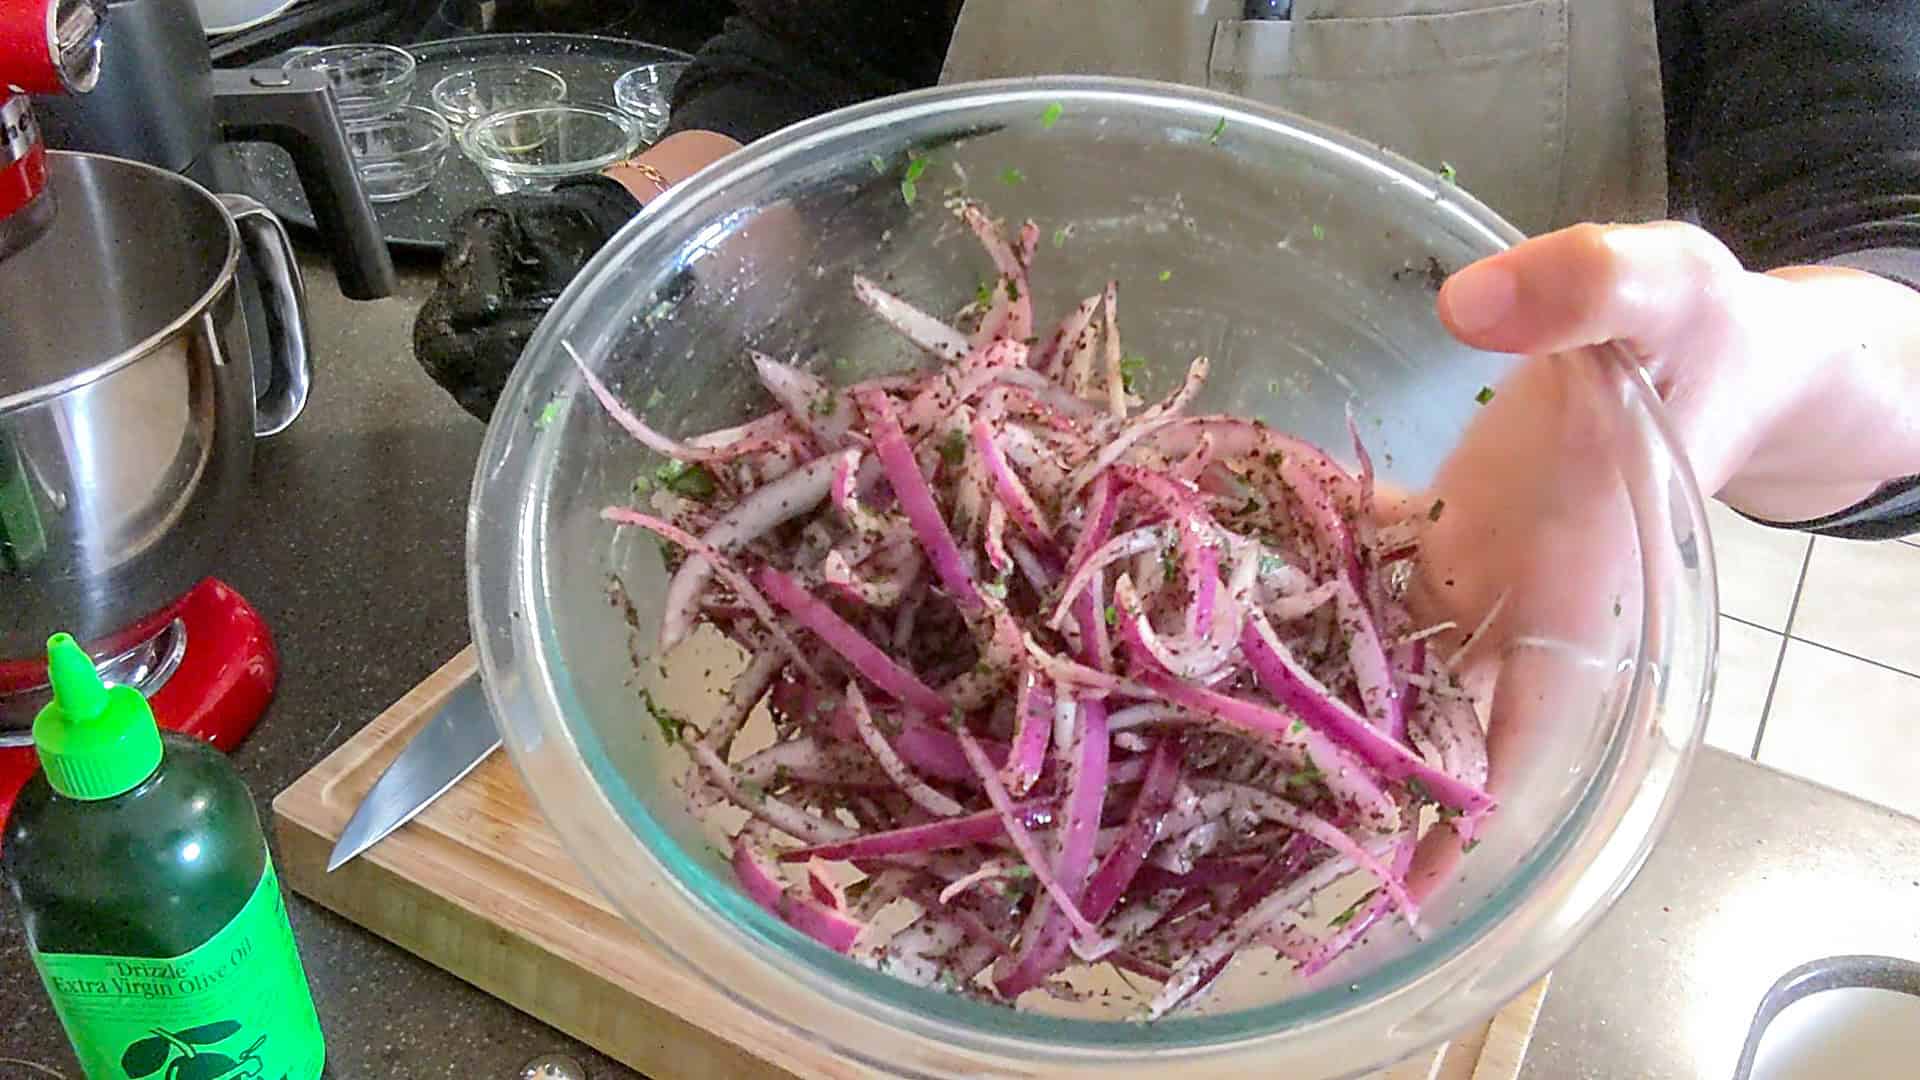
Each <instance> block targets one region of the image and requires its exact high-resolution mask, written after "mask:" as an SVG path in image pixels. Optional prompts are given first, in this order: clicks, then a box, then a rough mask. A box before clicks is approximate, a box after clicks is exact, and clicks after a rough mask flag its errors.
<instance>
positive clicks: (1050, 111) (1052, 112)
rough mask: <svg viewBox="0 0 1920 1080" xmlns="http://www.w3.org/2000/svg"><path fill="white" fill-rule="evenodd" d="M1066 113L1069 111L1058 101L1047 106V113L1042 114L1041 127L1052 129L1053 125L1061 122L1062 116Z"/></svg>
mask: <svg viewBox="0 0 1920 1080" xmlns="http://www.w3.org/2000/svg"><path fill="white" fill-rule="evenodd" d="M1066 111H1067V110H1066V109H1065V108H1063V107H1062V106H1061V105H1060V103H1059V102H1057V101H1056V102H1054V103H1053V104H1051V105H1049V106H1047V111H1046V112H1043V113H1041V114H1040V126H1041V127H1043V128H1049V129H1050V128H1052V127H1053V125H1055V124H1057V123H1059V122H1060V115H1061V114H1062V113H1064V112H1066Z"/></svg>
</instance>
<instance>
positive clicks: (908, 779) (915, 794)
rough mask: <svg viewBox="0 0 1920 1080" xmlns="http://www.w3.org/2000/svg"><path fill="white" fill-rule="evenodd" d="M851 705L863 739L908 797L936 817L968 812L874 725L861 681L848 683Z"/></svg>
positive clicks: (850, 710) (957, 815)
mask: <svg viewBox="0 0 1920 1080" xmlns="http://www.w3.org/2000/svg"><path fill="white" fill-rule="evenodd" d="M847 707H848V710H849V712H850V713H851V715H852V716H853V726H854V729H855V730H857V731H858V732H859V733H860V741H861V742H862V743H865V744H866V747H867V749H868V750H869V751H870V752H872V754H873V760H875V761H877V762H879V763H880V768H881V769H883V770H885V772H886V774H887V775H888V776H889V777H891V778H892V779H893V782H894V783H896V784H898V785H900V790H901V791H904V792H906V793H907V798H909V799H912V800H913V801H914V803H915V804H916V805H918V806H919V807H920V808H921V809H923V810H925V811H926V812H927V813H929V814H933V815H934V816H936V817H946V818H951V817H959V816H960V815H961V814H962V813H964V810H963V808H962V807H961V805H960V804H959V803H957V802H954V801H953V799H952V798H951V797H949V796H947V795H944V794H942V793H941V792H939V791H936V790H934V789H933V788H932V787H930V786H928V784H927V782H926V781H925V780H922V779H920V778H919V777H918V776H915V775H913V770H912V769H910V768H908V767H907V763H906V762H904V761H901V760H900V755H899V754H897V753H895V752H894V749H893V745H892V744H891V743H889V742H887V738H886V736H885V735H882V734H881V733H880V729H879V728H878V727H876V726H874V723H873V714H872V713H871V712H869V711H868V710H867V698H866V695H864V694H862V693H861V692H860V687H859V685H858V684H855V683H848V684H847Z"/></svg>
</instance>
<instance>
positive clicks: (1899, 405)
mask: <svg viewBox="0 0 1920 1080" xmlns="http://www.w3.org/2000/svg"><path fill="white" fill-rule="evenodd" d="M1439 313H1440V316H1441V318H1442V320H1443V321H1444V322H1445V323H1446V325H1447V326H1448V327H1449V329H1450V330H1452V331H1453V333H1454V334H1455V335H1456V336H1457V337H1459V338H1460V339H1461V340H1463V341H1464V342H1466V343H1468V344H1470V345H1474V346H1477V347H1480V348H1485V349H1490V350H1494V351H1501V352H1511V353H1518V354H1523V355H1526V356H1528V357H1530V359H1528V360H1526V361H1523V362H1522V363H1521V364H1520V365H1519V366H1518V367H1517V369H1516V370H1515V371H1514V372H1513V374H1512V375H1510V376H1509V377H1508V378H1507V379H1506V380H1505V381H1504V382H1503V383H1502V384H1501V385H1500V386H1499V387H1497V388H1496V392H1495V396H1494V397H1493V398H1492V399H1491V400H1490V401H1489V402H1488V403H1487V404H1486V406H1485V408H1484V410H1483V411H1482V412H1481V413H1480V414H1479V415H1478V416H1477V417H1476V418H1475V421H1474V423H1473V424H1472V425H1471V426H1470V427H1469V429H1468V430H1467V431H1466V432H1465V433H1464V435H1463V437H1462V439H1461V442H1460V444H1459V445H1458V446H1457V447H1456V448H1455V449H1454V451H1453V453H1452V454H1451V456H1450V457H1449V459H1448V460H1447V462H1446V463H1445V464H1444V465H1443V467H1442V469H1441V471H1440V473H1439V475H1438V476H1437V477H1436V480H1435V483H1434V485H1433V487H1432V488H1431V490H1430V491H1429V492H1427V493H1423V494H1422V495H1420V496H1416V497H1414V498H1412V499H1409V500H1408V501H1407V505H1406V506H1405V507H1403V508H1402V510H1401V511H1400V512H1401V513H1404V514H1411V513H1414V512H1423V511H1425V510H1427V509H1428V508H1429V507H1430V506H1431V505H1432V503H1433V501H1434V500H1435V499H1440V500H1444V503H1445V509H1444V513H1443V515H1442V516H1441V518H1440V520H1438V521H1436V522H1434V523H1432V525H1431V526H1430V527H1428V528H1426V530H1425V536H1424V538H1423V544H1422V557H1421V563H1420V568H1419V574H1418V575H1417V578H1416V582H1417V584H1416V593H1415V600H1416V607H1417V609H1419V610H1420V612H1421V614H1422V617H1423V619H1424V620H1427V621H1439V620H1442V619H1452V620H1454V621H1455V622H1457V623H1458V624H1460V626H1462V627H1463V628H1471V627H1474V626H1477V625H1479V623H1480V622H1481V621H1482V620H1483V619H1485V618H1486V617H1487V615H1488V614H1489V613H1490V612H1492V611H1493V609H1494V605H1495V603H1496V601H1497V600H1499V599H1500V598H1501V597H1503V596H1504V597H1505V601H1504V604H1503V605H1502V607H1501V609H1500V614H1499V617H1498V619H1497V620H1496V621H1495V622H1494V623H1493V624H1492V625H1491V626H1490V628H1489V632H1488V634H1487V635H1486V636H1485V638H1484V640H1483V642H1482V643H1481V644H1480V645H1479V646H1478V647H1476V649H1475V654H1474V655H1473V656H1472V657H1469V658H1466V660H1467V662H1466V663H1464V664H1463V665H1462V667H1463V671H1464V673H1465V674H1466V675H1467V677H1468V679H1469V680H1470V681H1471V682H1473V683H1474V684H1475V685H1476V688H1477V689H1478V690H1479V691H1480V692H1481V694H1482V695H1483V700H1484V701H1485V702H1486V703H1487V706H1488V713H1489V716H1490V721H1491V722H1490V728H1489V742H1490V746H1489V749H1490V752H1491V757H1492V780H1491V786H1492V787H1493V789H1494V791H1495V792H1496V794H1498V793H1500V792H1501V791H1502V789H1503V788H1507V787H1509V786H1510V785H1512V784H1514V783H1516V782H1519V781H1521V780H1522V778H1524V777H1526V776H1527V774H1528V772H1529V771H1530V770H1537V769H1538V768H1539V766H1540V762H1541V761H1542V760H1543V755H1545V756H1546V757H1549V758H1550V757H1552V756H1553V755H1554V754H1555V753H1556V752H1557V751H1556V748H1555V747H1554V746H1552V745H1551V743H1552V741H1553V740H1555V739H1560V740H1564V739H1566V738H1568V737H1569V735H1570V734H1571V733H1577V732H1580V731H1582V730H1583V727H1582V719H1583V718H1582V717H1580V716H1578V715H1576V714H1574V713H1572V712H1569V710H1581V709H1584V710H1586V711H1587V712H1588V713H1591V712H1592V710H1593V708H1594V702H1596V701H1597V700H1599V695H1600V694H1601V693H1602V692H1603V690H1604V689H1605V688H1606V686H1607V683H1608V680H1611V679H1614V678H1616V677H1617V676H1616V670H1617V667H1618V660H1619V659H1620V658H1622V657H1631V656H1632V655H1633V644H1634V641H1635V640H1636V638H1637V634H1638V628H1639V627H1640V616H1641V611H1640V596H1641V591H1642V590H1641V574H1642V559H1643V557H1649V558H1651V557H1660V556H1661V552H1662V550H1663V549H1662V546H1661V545H1662V544H1663V543H1664V544H1665V545H1666V546H1671V545H1672V540H1671V539H1670V537H1669V538H1662V537H1660V536H1658V535H1656V534H1640V535H1637V534H1636V520H1638V521H1639V522H1640V523H1641V524H1642V525H1644V524H1645V522H1646V520H1647V519H1648V518H1649V517H1652V518H1655V519H1659V518H1663V517H1664V516H1665V515H1666V514H1667V513H1668V512H1669V508H1670V507H1671V506H1672V505H1673V500H1672V499H1671V498H1670V496H1669V493H1667V492H1664V491H1662V492H1657V493H1655V497H1654V498H1653V499H1652V500H1650V504H1649V505H1643V506H1641V507H1638V508H1634V507H1630V506H1629V505H1628V501H1627V499H1628V497H1627V493H1626V491H1625V489H1624V485H1623V484H1622V479H1621V478H1622V477H1623V476H1624V475H1630V474H1631V473H1632V472H1633V471H1636V470H1638V471H1641V472H1646V471H1647V470H1646V468H1645V464H1644V463H1643V462H1641V461H1640V460H1638V454H1639V453H1640V451H1639V450H1638V447H1639V446H1640V445H1641V441H1640V435H1639V433H1637V432H1635V431H1632V430H1630V429H1629V428H1628V426H1627V422H1626V420H1625V419H1624V416H1623V411H1622V410H1620V409H1619V408H1618V407H1617V406H1614V405H1611V404H1608V403H1606V398H1607V397H1608V396H1612V397H1614V398H1616V399H1617V396H1618V388H1619V385H1620V383H1619V379H1618V378H1617V377H1610V376H1609V375H1608V373H1607V366H1608V365H1616V366H1617V365H1618V364H1620V363H1621V362H1623V360H1624V361H1625V362H1628V363H1636V364H1638V365H1639V366H1640V367H1641V368H1643V369H1644V370H1645V371H1646V373H1647V376H1648V377H1649V379H1650V380H1651V382H1652V384H1653V386H1654V389H1655V390H1656V392H1657V393H1658V394H1659V396H1660V397H1661V398H1662V399H1663V400H1664V401H1665V402H1666V412H1667V416H1668V420H1669V422H1670V424H1671V430H1672V432H1673V433H1674V435H1675V436H1676V441H1677V443H1678V445H1679V447H1680V449H1681V451H1682V453H1683V454H1684V456H1685V457H1686V459H1687V461H1688V462H1689V463H1690V465H1691V468H1692V471H1693V473H1694V475H1695V478H1696V480H1697V481H1698V483H1699V486H1700V488H1701V491H1702V492H1703V493H1704V494H1706V495H1709V496H1711V495H1713V494H1715V493H1719V494H1720V495H1721V496H1722V497H1723V498H1725V499H1726V500H1727V501H1728V502H1729V503H1731V504H1733V505H1734V506H1736V507H1738V508H1740V509H1742V510H1745V511H1747V512H1749V513H1752V514H1754V515H1755V516H1759V517H1762V518H1766V519H1770V520H1777V521H1800V520H1807V519H1811V518H1816V517H1820V516H1824V515H1826V514H1828V513H1831V512H1834V511H1836V510H1838V509H1841V508H1844V507H1846V506H1849V505H1851V504H1853V503H1854V502H1856V501H1858V500H1859V499H1861V498H1862V497H1864V496H1865V495H1867V494H1868V493H1870V492H1871V491H1872V490H1873V489H1874V488H1876V487H1878V486H1879V485H1880V484H1881V483H1883V482H1885V481H1886V480H1888V479H1892V478H1894V477H1898V476H1902V475H1907V474H1911V473H1913V472H1916V471H1920V436H1917V435H1916V432H1920V409H1916V405H1920V384H1916V380H1915V377H1914V374H1913V372H1914V370H1915V368H1916V365H1915V364H1914V363H1913V358H1920V334H1917V333H1916V328H1920V299H1917V298H1916V296H1915V294H1914V293H1913V292H1912V291H1911V290H1909V289H1907V288H1905V287H1904V286H1900V285H1896V284H1893V283H1891V282H1887V281H1885V280H1882V279H1879V278H1875V277H1872V276H1871V275H1866V274H1861V273H1857V272H1854V271H1850V270H1842V269H1837V268H1831V267H1804V268H1794V269H1789V270H1781V271H1776V272H1774V273H1772V274H1757V273H1751V272H1748V271H1746V270H1744V269H1743V268H1742V267H1741V266H1740V265H1739V263H1738V261H1737V260H1736V259H1735V258H1734V257H1733V255H1732V254H1731V253H1730V252H1728V251H1727V250H1726V248H1725V247H1724V246H1722V245H1721V244H1719V242H1718V241H1716V240H1714V239H1713V238H1712V237H1711V236H1709V235H1707V234H1706V233H1704V232H1702V231H1701V230H1699V229H1696V228H1693V227H1690V226H1686V225H1681V224H1677V223H1672V222H1663V223H1658V224H1653V225H1643V226H1615V227H1601V226H1590V225H1589V226H1578V227H1575V228H1572V229H1567V230H1563V231H1561V232H1557V233H1553V234H1550V235H1548V236H1543V237H1540V238H1538V239H1535V240H1531V241H1528V242H1527V243H1524V244H1522V245H1519V246H1518V247H1516V248H1514V249H1513V250H1511V251H1508V252H1505V253H1503V254H1501V255H1497V256H1494V257H1492V258H1489V259H1486V260H1483V261H1481V262H1479V263H1476V264H1474V265H1473V266H1471V267H1469V268H1467V269H1465V270H1462V271H1461V272H1459V273H1457V274H1455V275H1454V276H1453V277H1452V278H1451V279H1449V280H1448V282H1447V283H1446V285H1445V286H1444V287H1443V289H1442V291H1441V294H1440V298H1439ZM1656 504H1657V505H1656ZM1643 553H1644V555H1643ZM1457 640H1458V639H1457V638H1456V641H1457ZM1443 832H1444V831H1443ZM1441 843H1444V841H1443V842H1441ZM1453 855H1454V853H1452V852H1447V853H1445V856H1444V857H1446V858H1450V857H1453ZM1441 861H1442V856H1441V855H1439V854H1438V853H1436V852H1434V851H1432V850H1427V851H1423V853H1422V862H1423V864H1424V866H1425V869H1427V870H1432V869H1434V868H1435V867H1436V866H1437V865H1439V864H1440V862H1441ZM1446 876H1447V875H1445V874H1444V873H1442V874H1440V875H1438V879H1439V880H1444V879H1445V878H1446Z"/></svg>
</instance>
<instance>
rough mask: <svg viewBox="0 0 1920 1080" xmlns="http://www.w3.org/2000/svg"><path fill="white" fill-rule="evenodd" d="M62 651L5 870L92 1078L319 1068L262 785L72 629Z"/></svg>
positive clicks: (274, 1073) (304, 1073)
mask: <svg viewBox="0 0 1920 1080" xmlns="http://www.w3.org/2000/svg"><path fill="white" fill-rule="evenodd" d="M48 654H49V663H50V669H51V674H52V677H53V682H54V694H55V697H54V701H53V703H52V704H50V705H49V706H47V708H46V710H45V711H43V712H42V713H41V715H40V716H39V718H38V719H36V720H35V722H34V740H35V744H36V746H37V748H38V749H39V752H40V754H41V761H42V765H43V769H42V771H41V773H40V774H39V775H37V776H35V777H34V778H33V780H32V781H30V782H29V783H28V784H27V786H26V787H25V788H24V789H23V790H22V791H21V793H20V796H19V799H18V800H17V801H16V802H15V804H14V808H13V813H12V815H11V816H10V817H9V818H8V820H7V824H6V835H5V841H4V846H0V870H4V872H5V876H6V879H7V882H8V885H9V887H10V888H11V890H12V892H13V894H14V898H15V900H16V901H18V903H19V905H20V912H21V919H22V922H23V924H24V926H25V928H26V933H27V944H28V946H29V948H30V949H31V951H32V953H33V958H34V964H35V966H36V967H37V968H38V969H39V971H40V976H41V979H42V981H43V982H44V983H45V984H46V987H47V991H48V994H49V995H50V996H51V997H52V999H53V1004H54V1010H55V1012H57V1013H58V1014H59V1016H60V1020H61V1023H63V1024H64V1025H66V1029H67V1036H68V1038H69V1039H71V1040H72V1042H73V1045H74V1051H75V1053H76V1054H77V1055H78V1056H79V1058H80V1062H81V1064H82V1066H83V1067H84V1068H85V1069H86V1072H87V1075H88V1076H89V1077H113V1078H114V1080H122V1078H129V1077H131V1078H135V1080H138V1078H142V1077H149V1076H150V1077H154V1078H156V1080H207V1078H214V1077H221V1078H224V1077H239V1076H247V1077H264V1078H267V1080H280V1078H282V1077H285V1078H287V1080H316V1078H318V1077H319V1076H320V1074H321V1069H322V1066H323V1063H324V1058H325V1046H324V1044H323V1041H322V1038H321V1033H320V1023H319V1019H318V1017H317V1016H316V1015H315V1013H314V1008H313V998H312V996H311V994H310V993H309V991H308V989H307V981H306V974H305V971H304V970H303V968H302V967H301V964H300V955H299V952H298V950H297V948H296V947H295V945H294V941H293V933H292V930H291V928H290V927H289V925H288V922H287V913H286V902H285V900H284V898H283V896H282V894H281V891H280V887H279V880H278V878H277V877H276V876H275V874H274V870H273V864H272V861H271V859H270V858H269V857H268V854H267V845H266V838H265V837H264V836H263V835H262V833H261V831H260V819H259V816H258V814H257V812H256V811H255V809H254V802H253V796H252V795H251V794H250V793H249V792H248V791H247V788H246V785H245V784H243V783H241V781H240V778H239V777H238V776H237V775H236V774H235V773H234V771H233V767H232V766H231V765H230V764H228V762H227V759H226V757H225V756H224V755H223V754H221V753H220V752H219V751H218V750H215V749H214V748H213V747H212V746H210V745H208V744H206V743H204V742H201V741H200V740H198V739H190V738H186V737H184V736H178V735H174V734H171V733H163V732H159V731H158V730H157V728H156V727H155V725H154V721H153V714H152V712H151V711H150V710H149V709H148V708H147V704H146V701H145V699H143V698H141V697H140V695H139V693H138V692H137V691H134V690H131V689H129V688H127V687H118V686H114V687H107V686H102V685H101V683H100V679H99V676H98V675H97V674H96V673H95V671H94V669H93V666H92V664H91V663H90V662H87V661H86V659H85V655H84V653H81V652H80V650H79V646H77V645H75V644H74V643H73V639H72V638H69V637H67V636H66V635H64V634H62V635H58V636H56V637H55V638H54V639H53V641H52V642H50V643H49V646H48Z"/></svg>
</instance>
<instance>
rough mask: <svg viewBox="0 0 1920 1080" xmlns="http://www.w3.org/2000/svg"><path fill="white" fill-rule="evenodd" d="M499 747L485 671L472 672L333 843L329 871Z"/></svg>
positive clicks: (405, 819)
mask: <svg viewBox="0 0 1920 1080" xmlns="http://www.w3.org/2000/svg"><path fill="white" fill-rule="evenodd" d="M499 746H500V732H499V730H498V729H497V728H495V727H494V726H493V716H492V715H491V714H490V713H488V712H487V698H486V695H485V694H483V693H481V691H480V676H479V675H478V674H477V673H476V674H473V675H469V676H467V677H466V679H465V680H463V681H462V682H461V683H460V685H459V686H457V687H455V688H454V690H453V693H451V694H449V695H448V696H447V700H445V701H443V702H441V703H440V709H439V711H438V712H435V713H434V714H433V719H431V720H428V721H427V726H426V727H423V728H421V729H420V733H419V734H418V735H415V736H414V737H413V740H412V741H411V742H409V743H407V745H406V748H405V749H404V750H401V751H400V756H399V757H397V758H394V759H393V764H391V765H389V766H387V771H386V772H383V773H381V774H380V779H378V780H376V781H374V784H373V788H372V789H371V790H369V791H368V792H367V794H366V797H365V798H363V799H361V800H360V805H359V806H358V807H356V808H355V809H354V811H353V820H351V821H349V822H347V828H346V831H344V832H342V833H341V834H340V840H339V842H338V843H336V844H334V845H333V854H332V855H331V856H330V857H328V859H327V870H328V871H329V872H332V871H333V870H335V869H337V868H338V867H340V866H341V865H342V864H344V863H346V862H348V861H349V860H351V859H352V858H353V857H354V856H356V855H358V854H360V853H361V852H363V851H365V850H367V849H368V848H370V847H372V846H373V845H375V844H377V843H379V842H380V841H381V840H382V839H384V838H385V837H386V835H387V834H388V833H390V832H392V831H393V830H395V829H397V828H399V827H400V826H402V825H405V824H406V823H407V822H409V821H411V820H413V816H414V815H415V814H418V813H419V812H420V811H422V810H425V809H426V808H427V806H428V805H429V804H431V803H432V802H433V800H435V799H437V798H439V797H440V795H441V793H442V792H444V791H446V790H447V789H448V788H450V787H452V786H453V785H455V784H457V783H459V782H460V778H461V777H463V776H465V775H467V774H468V773H470V772H472V771H473V768H474V766H476V765H478V764H480V763H481V762H482V761H485V760H486V759H487V755H488V754H491V753H493V752H494V751H495V750H496V749H498V748H499Z"/></svg>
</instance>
